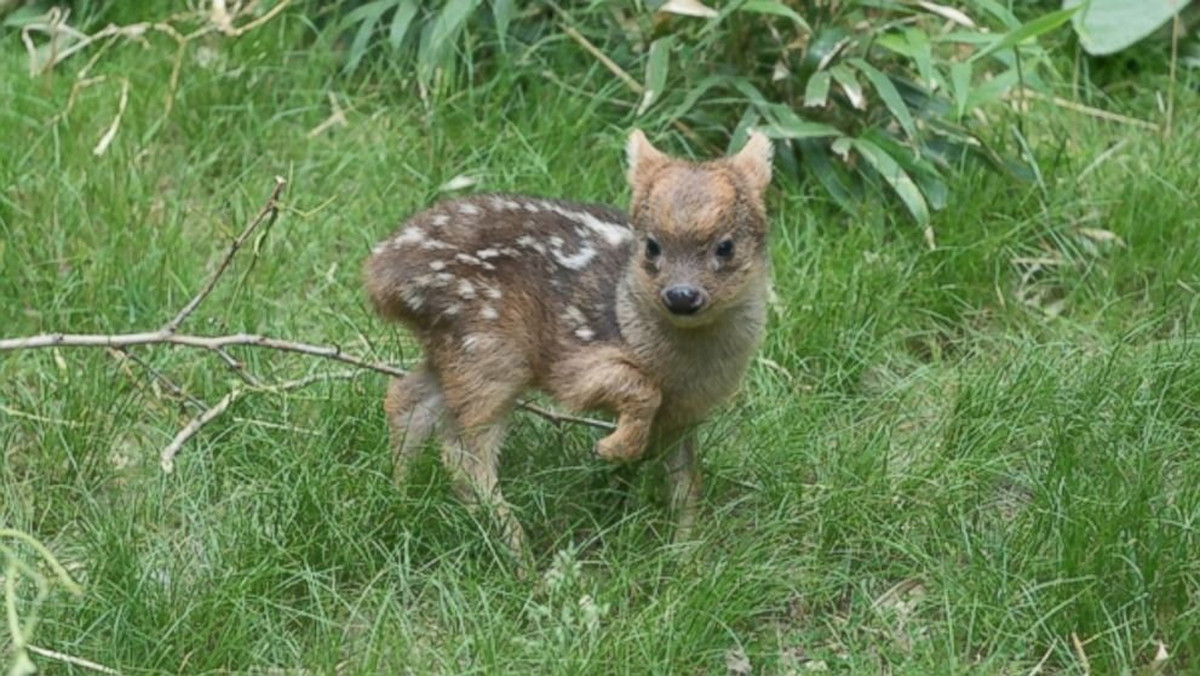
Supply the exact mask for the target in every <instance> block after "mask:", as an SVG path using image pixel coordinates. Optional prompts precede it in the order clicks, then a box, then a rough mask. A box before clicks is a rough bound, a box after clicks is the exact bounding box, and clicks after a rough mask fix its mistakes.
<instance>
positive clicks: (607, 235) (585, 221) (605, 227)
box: [547, 205, 633, 246]
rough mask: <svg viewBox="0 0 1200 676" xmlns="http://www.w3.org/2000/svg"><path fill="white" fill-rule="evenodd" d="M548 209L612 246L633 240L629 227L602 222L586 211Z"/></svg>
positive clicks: (556, 207)
mask: <svg viewBox="0 0 1200 676" xmlns="http://www.w3.org/2000/svg"><path fill="white" fill-rule="evenodd" d="M547 208H548V209H550V210H551V211H553V212H554V213H556V214H558V215H559V216H562V217H563V218H569V219H571V220H572V221H575V222H576V223H579V224H580V225H582V226H583V227H585V228H587V229H589V230H591V231H592V232H595V233H596V234H598V235H600V236H601V237H603V238H604V240H605V241H606V242H608V243H609V244H610V245H612V246H616V245H618V244H620V243H621V242H624V241H626V240H629V239H633V231H632V230H630V229H629V226H626V225H622V224H620V223H610V222H609V221H603V220H600V219H599V218H596V217H595V216H593V215H591V214H589V213H587V212H586V211H573V210H571V209H566V208H564V207H560V206H558V205H550V206H548V207H547Z"/></svg>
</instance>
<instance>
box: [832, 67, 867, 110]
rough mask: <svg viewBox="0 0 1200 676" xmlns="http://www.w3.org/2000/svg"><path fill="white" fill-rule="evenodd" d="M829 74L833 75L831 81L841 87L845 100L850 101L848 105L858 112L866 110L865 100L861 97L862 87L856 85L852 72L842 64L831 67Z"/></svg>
mask: <svg viewBox="0 0 1200 676" xmlns="http://www.w3.org/2000/svg"><path fill="white" fill-rule="evenodd" d="M829 72H830V73H832V74H833V79H835V80H837V83H838V84H839V85H841V87H842V91H843V92H845V93H846V98H848V99H850V105H852V106H854V107H855V108H858V109H859V110H866V108H867V98H866V97H865V96H863V90H862V85H860V84H858V80H856V79H855V78H854V72H853V71H851V70H850V69H849V68H847V67H846V64H843V63H839V64H837V65H836V66H833V67H832V68H830V69H829Z"/></svg>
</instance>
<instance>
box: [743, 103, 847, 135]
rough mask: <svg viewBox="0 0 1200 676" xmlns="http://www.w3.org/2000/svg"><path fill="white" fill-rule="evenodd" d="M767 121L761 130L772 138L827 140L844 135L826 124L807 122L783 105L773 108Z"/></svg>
mask: <svg viewBox="0 0 1200 676" xmlns="http://www.w3.org/2000/svg"><path fill="white" fill-rule="evenodd" d="M767 120H768V121H767V125H766V126H764V127H760V128H759V130H760V131H762V133H764V134H766V135H767V136H770V137H771V138H790V139H803V138H825V137H829V136H839V135H841V133H842V132H841V131H839V130H838V128H837V127H834V126H832V125H828V124H825V123H824V122H812V121H810V120H806V119H804V118H802V117H800V116H799V115H797V114H795V113H793V112H792V111H791V110H790V109H787V107H786V106H782V105H776V106H773V107H772V108H771V109H770V112H769V114H768V115H767Z"/></svg>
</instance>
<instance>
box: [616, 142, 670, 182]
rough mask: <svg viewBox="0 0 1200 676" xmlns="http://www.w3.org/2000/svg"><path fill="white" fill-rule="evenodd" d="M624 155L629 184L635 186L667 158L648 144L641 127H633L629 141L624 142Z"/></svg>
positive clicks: (665, 161)
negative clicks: (626, 162)
mask: <svg viewBox="0 0 1200 676" xmlns="http://www.w3.org/2000/svg"><path fill="white" fill-rule="evenodd" d="M625 156H626V158H627V161H628V162H629V173H628V177H629V184H630V185H631V186H635V187H636V186H637V185H639V184H641V183H643V182H645V180H646V178H647V177H649V176H650V174H652V173H653V172H654V170H655V169H657V168H659V167H661V166H662V165H663V164H666V163H667V161H668V159H669V158H668V157H667V156H666V155H664V154H663V153H662V152H660V151H659V150H658V149H657V148H655V147H654V146H652V145H650V141H649V140H648V139H647V138H646V135H645V134H643V133H642V130H641V129H634V130H633V132H632V133H631V134H630V135H629V142H628V143H626V144H625Z"/></svg>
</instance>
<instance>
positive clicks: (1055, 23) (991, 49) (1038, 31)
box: [971, 6, 1079, 61]
mask: <svg viewBox="0 0 1200 676" xmlns="http://www.w3.org/2000/svg"><path fill="white" fill-rule="evenodd" d="M1078 10H1079V6H1075V7H1069V8H1067V9H1060V10H1058V11H1057V12H1050V13H1049V14H1043V15H1042V16H1039V17H1038V18H1036V19H1033V20H1032V21H1027V22H1025V23H1023V24H1021V25H1020V26H1017V27H1016V28H1014V29H1012V30H1010V31H1009V32H1007V33H1005V34H1004V35H1001V36H999V37H997V38H995V39H994V40H993V41H992V43H991V44H989V45H988V46H987V47H984V48H983V49H982V50H980V51H978V52H976V53H975V54H974V55H972V56H971V61H978V60H979V59H982V58H984V57H985V56H988V55H990V54H993V53H995V52H997V51H999V50H1001V49H1008V48H1009V47H1015V46H1016V45H1019V44H1021V43H1022V42H1025V41H1026V40H1029V39H1031V38H1036V37H1038V36H1040V35H1044V34H1046V33H1049V32H1050V31H1052V30H1054V29H1055V28H1058V27H1059V26H1061V25H1063V24H1064V23H1066V22H1068V21H1070V20H1071V17H1072V16H1073V15H1074V14H1075V12H1077V11H1078Z"/></svg>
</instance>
